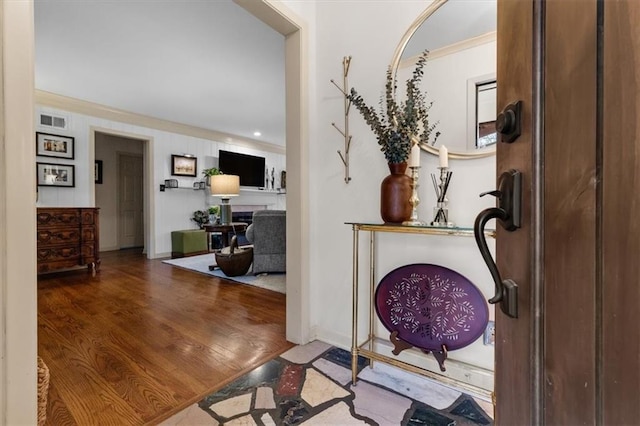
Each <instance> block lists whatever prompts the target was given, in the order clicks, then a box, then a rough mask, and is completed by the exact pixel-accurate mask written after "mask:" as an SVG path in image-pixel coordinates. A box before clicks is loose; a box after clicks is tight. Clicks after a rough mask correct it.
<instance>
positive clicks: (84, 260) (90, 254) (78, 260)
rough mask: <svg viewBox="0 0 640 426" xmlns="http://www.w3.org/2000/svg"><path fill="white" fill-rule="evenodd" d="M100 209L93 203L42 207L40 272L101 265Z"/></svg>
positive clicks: (39, 248) (39, 230) (96, 268)
mask: <svg viewBox="0 0 640 426" xmlns="http://www.w3.org/2000/svg"><path fill="white" fill-rule="evenodd" d="M98 225H99V221H98V209H97V208H90V207H52V208H49V207H44V208H38V213H37V226H38V231H37V238H38V273H43V272H51V271H55V270H57V269H63V268H71V267H73V266H78V265H87V267H88V268H89V269H90V270H92V271H93V272H97V271H98V269H99V266H100V255H99V253H98V250H99V248H100V247H99V244H98V236H99V228H98Z"/></svg>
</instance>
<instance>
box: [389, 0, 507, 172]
mask: <svg viewBox="0 0 640 426" xmlns="http://www.w3.org/2000/svg"><path fill="white" fill-rule="evenodd" d="M425 49H426V50H428V51H429V57H428V60H427V65H426V67H425V68H424V77H423V81H422V88H423V90H425V91H426V93H427V95H426V97H427V100H428V101H433V105H432V107H431V110H430V112H429V121H430V122H431V123H434V122H438V127H437V130H438V131H440V132H441V136H440V137H439V138H438V140H437V141H436V142H435V145H434V146H431V145H424V144H423V145H421V148H422V149H424V150H425V151H427V152H430V153H432V154H436V155H437V154H438V148H439V146H441V145H445V146H446V147H447V149H448V151H449V157H451V158H458V159H473V158H479V157H486V156H489V155H494V154H495V149H496V141H497V135H496V130H495V119H496V110H497V108H496V87H497V85H496V0H434V2H433V3H431V5H430V6H429V7H428V8H427V9H426V10H425V11H424V12H423V13H422V14H421V15H420V16H419V17H418V19H416V21H415V22H414V23H413V25H412V26H411V28H409V30H408V31H407V33H406V34H405V36H404V37H403V39H402V40H401V42H400V44H399V45H398V48H397V49H396V52H395V54H394V58H393V61H392V63H391V68H392V70H394V71H395V73H396V79H397V81H398V82H399V86H400V85H401V82H403V81H406V80H407V79H408V78H410V76H411V72H412V71H413V69H414V67H415V63H416V60H417V58H418V56H419V55H420V54H421V53H422V52H423V51H424V50H425Z"/></svg>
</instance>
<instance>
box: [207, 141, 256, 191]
mask: <svg viewBox="0 0 640 426" xmlns="http://www.w3.org/2000/svg"><path fill="white" fill-rule="evenodd" d="M218 168H219V169H220V171H221V172H222V173H224V174H225V175H238V176H240V186H257V187H260V188H261V187H263V186H264V174H265V171H264V157H256V156H255V155H248V154H240V153H238V152H231V151H223V150H220V152H219V155H218Z"/></svg>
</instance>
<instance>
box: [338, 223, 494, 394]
mask: <svg viewBox="0 0 640 426" xmlns="http://www.w3.org/2000/svg"><path fill="white" fill-rule="evenodd" d="M346 224H347V225H351V226H352V228H353V278H352V282H353V293H352V300H353V305H352V325H351V327H352V328H351V381H352V383H353V384H354V385H355V384H356V381H357V374H358V356H362V357H364V358H367V359H369V361H370V362H373V361H380V362H384V363H386V364H389V365H393V366H395V367H398V368H401V369H403V370H406V371H410V372H412V373H417V374H421V375H423V376H426V377H429V378H432V379H435V380H438V381H441V382H443V383H446V384H449V385H453V386H455V387H458V388H463V389H466V390H469V391H471V392H474V393H476V394H480V395H485V396H487V397H489V398H491V397H492V392H490V391H487V390H486V389H482V388H480V387H477V386H474V385H472V384H469V383H465V382H461V381H459V380H456V379H454V378H450V377H447V376H444V375H442V374H438V373H434V372H432V371H430V370H427V369H425V368H422V367H419V366H417V365H414V364H411V363H408V362H405V361H402V360H399V359H396V358H392V357H390V356H387V355H383V354H381V353H378V352H376V351H375V350H374V343H375V342H376V341H380V342H388V341H389V340H388V339H383V338H380V337H377V336H376V335H375V333H374V322H375V321H374V319H375V318H374V315H375V312H374V306H375V301H374V298H375V287H376V262H375V252H376V250H375V248H376V239H375V235H376V233H378V232H390V233H396V234H424V235H445V236H465V237H473V228H461V227H452V228H449V227H442V226H429V225H424V226H407V225H389V224H373V223H357V222H347V223H346ZM360 231H369V233H370V239H369V268H370V269H369V312H368V328H369V335H368V337H367V339H366V340H365V341H364V342H362V343H359V341H358V288H359V278H358V276H359V258H360V253H359V237H360ZM485 235H486V236H488V237H492V238H495V230H490V229H487V230H485Z"/></svg>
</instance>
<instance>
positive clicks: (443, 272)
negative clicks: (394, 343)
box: [375, 263, 489, 351]
mask: <svg viewBox="0 0 640 426" xmlns="http://www.w3.org/2000/svg"><path fill="white" fill-rule="evenodd" d="M375 306H376V312H377V313H378V317H379V318H380V320H381V321H382V323H383V324H384V326H385V327H386V328H387V330H389V331H390V332H394V331H397V332H398V338H400V339H401V340H403V341H405V342H407V343H410V344H411V345H413V346H415V347H418V348H421V349H424V350H428V351H440V350H441V349H442V345H443V344H444V345H446V347H447V350H455V349H460V348H463V347H465V346H467V345H469V344H471V343H473V341H475V340H476V339H477V338H478V337H480V336H481V335H482V333H483V332H484V330H485V328H486V327H487V322H488V321H489V309H488V307H487V302H486V301H485V298H484V296H483V295H482V293H481V292H480V290H479V289H478V288H477V287H476V286H475V285H473V283H472V282H471V281H469V280H468V279H466V278H465V277H464V276H462V275H460V274H459V273H457V272H456V271H453V270H451V269H448V268H445V267H444V266H438V265H431V264H427V263H416V264H413V265H405V266H401V267H399V268H397V269H394V270H393V271H391V272H389V273H388V274H387V275H386V276H385V277H384V278H383V279H382V280H381V281H380V284H378V288H377V289H376V295H375Z"/></svg>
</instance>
